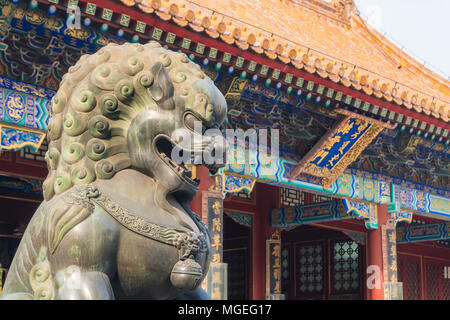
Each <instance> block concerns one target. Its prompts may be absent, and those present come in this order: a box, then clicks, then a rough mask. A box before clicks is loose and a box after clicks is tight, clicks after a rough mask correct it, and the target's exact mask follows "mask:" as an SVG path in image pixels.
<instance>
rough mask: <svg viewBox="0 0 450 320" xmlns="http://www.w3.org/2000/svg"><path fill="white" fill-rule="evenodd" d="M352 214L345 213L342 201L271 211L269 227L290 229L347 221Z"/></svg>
mask: <svg viewBox="0 0 450 320" xmlns="http://www.w3.org/2000/svg"><path fill="white" fill-rule="evenodd" d="M352 216H353V214H352V213H351V212H350V211H347V210H346V209H345V207H344V205H343V202H342V200H333V201H328V202H322V203H315V204H308V205H301V206H295V207H286V208H277V209H272V210H271V212H270V225H271V226H272V227H275V228H290V227H295V226H300V225H305V224H310V223H317V222H326V221H334V220H341V219H348V218H350V217H352Z"/></svg>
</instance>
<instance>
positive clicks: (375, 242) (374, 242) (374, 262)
mask: <svg viewBox="0 0 450 320" xmlns="http://www.w3.org/2000/svg"><path fill="white" fill-rule="evenodd" d="M377 215H378V228H377V229H375V230H371V231H369V234H368V245H367V250H368V258H369V261H368V263H367V266H368V267H369V266H377V267H378V270H379V276H380V277H381V279H380V280H381V282H380V287H379V288H378V289H377V288H375V289H369V290H368V291H369V295H368V299H370V300H384V291H383V282H384V279H383V247H382V244H383V237H382V229H381V226H382V225H384V224H385V223H386V221H387V220H388V219H389V214H388V212H387V205H386V204H378V205H377ZM365 274H366V277H368V276H370V274H367V273H365Z"/></svg>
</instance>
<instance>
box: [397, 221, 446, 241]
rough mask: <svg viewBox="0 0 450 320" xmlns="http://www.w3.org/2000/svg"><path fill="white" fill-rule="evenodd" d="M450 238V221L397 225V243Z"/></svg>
mask: <svg viewBox="0 0 450 320" xmlns="http://www.w3.org/2000/svg"><path fill="white" fill-rule="evenodd" d="M447 239H450V222H441V223H428V224H419V225H409V226H402V227H397V243H399V242H400V243H402V242H419V241H432V240H447Z"/></svg>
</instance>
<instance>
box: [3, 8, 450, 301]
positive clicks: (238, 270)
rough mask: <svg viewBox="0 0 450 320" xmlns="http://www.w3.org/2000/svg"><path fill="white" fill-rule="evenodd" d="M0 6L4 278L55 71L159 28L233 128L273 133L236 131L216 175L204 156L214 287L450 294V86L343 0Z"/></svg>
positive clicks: (289, 294)
mask: <svg viewBox="0 0 450 320" xmlns="http://www.w3.org/2000/svg"><path fill="white" fill-rule="evenodd" d="M70 8H71V9H70ZM0 10H1V13H2V14H1V16H0V130H1V135H0V142H1V143H0V264H1V266H0V267H1V268H2V269H1V270H2V272H1V275H2V276H3V277H4V276H5V274H6V272H7V269H8V266H9V264H10V262H11V260H12V257H13V255H14V252H15V249H16V248H17V245H18V242H19V240H20V237H21V234H22V233H23V231H24V229H25V227H26V225H27V223H28V222H29V220H30V218H31V216H32V214H33V213H34V211H35V210H36V208H37V207H38V205H39V203H40V202H41V201H42V200H43V199H42V181H43V180H44V178H45V177H46V175H47V167H46V163H45V158H44V156H45V152H46V142H45V130H46V126H47V124H48V118H49V112H48V109H49V104H50V100H51V99H52V97H53V95H54V94H55V92H56V90H57V89H58V84H59V82H60V81H61V78H62V76H63V75H64V74H65V73H66V72H67V71H68V69H69V68H70V67H71V66H72V65H74V64H75V62H76V61H77V60H78V59H79V57H80V56H81V55H82V54H87V53H93V52H95V51H97V50H98V49H99V48H101V47H102V46H104V45H106V44H107V43H109V42H115V43H123V42H135V43H138V42H140V43H146V42H148V41H150V40H154V41H158V42H159V43H161V44H162V45H164V46H166V47H168V48H170V49H173V50H179V51H182V52H185V53H186V54H187V55H188V56H189V58H190V59H191V60H193V61H195V62H196V63H198V64H199V65H201V67H202V69H203V70H204V71H205V72H206V73H207V74H208V75H209V77H210V78H211V79H213V80H214V82H215V83H216V85H217V86H218V87H219V89H220V90H221V91H222V92H223V94H224V95H225V96H226V99H227V102H228V124H227V126H228V128H229V129H238V128H241V129H243V130H247V129H259V130H260V129H268V128H269V129H277V130H278V131H277V132H278V134H279V148H280V151H279V154H278V155H275V153H271V154H270V156H269V155H268V154H267V153H264V152H261V149H260V148H258V146H256V145H254V144H253V143H251V142H249V141H245V139H244V140H239V139H238V140H237V142H236V143H237V144H238V145H239V146H240V148H237V149H236V152H234V153H232V155H233V157H234V159H232V160H235V161H229V163H228V164H227V166H226V167H225V168H224V169H223V171H222V172H221V173H220V174H219V175H217V176H214V177H211V176H209V174H208V173H207V172H208V171H207V170H206V168H203V167H197V168H196V175H197V177H199V178H201V184H200V191H199V194H198V196H197V198H196V199H195V201H194V202H193V203H192V209H193V210H194V211H195V212H197V213H198V214H200V215H201V217H202V219H203V220H204V221H205V222H206V223H207V224H208V226H209V229H210V232H211V242H212V249H213V256H212V260H213V263H212V265H211V270H210V272H209V275H208V279H207V281H205V283H204V287H205V288H206V289H207V290H208V291H209V292H210V294H211V295H212V297H213V298H228V299H264V298H271V299H280V298H285V299H396V298H401V297H402V298H403V299H450V280H449V279H448V275H447V273H445V272H444V269H445V267H448V266H450V241H449V238H450V235H449V234H450V222H449V220H450V178H449V167H450V161H449V160H450V147H449V142H450V140H449V130H450V125H449V116H450V83H449V81H447V80H445V79H443V78H442V77H441V76H439V75H437V74H435V73H433V72H432V71H430V70H428V69H427V68H425V67H424V66H423V65H422V64H421V63H419V62H418V61H415V60H414V59H413V58H411V57H410V56H408V55H407V54H406V53H404V52H403V51H402V50H400V49H399V48H397V47H396V46H395V45H394V44H392V43H391V42H389V41H388V40H387V39H386V38H385V37H384V36H383V35H381V34H380V33H378V32H377V31H376V30H374V29H373V28H372V27H371V26H370V25H368V24H367V23H366V21H364V20H363V19H362V18H361V17H360V16H359V15H358V11H357V9H356V8H355V7H354V4H353V2H352V1H351V0H332V1H324V0H282V1H280V0H264V1H263V0H251V1H250V0H239V1H234V0H226V1H208V0H189V1H188V0H147V1H141V0H87V1H86V0H80V1H73V0H52V1H44V0H42V1H41V0H39V1H37V0H32V1H19V0H11V1H8V0H0ZM68 12H69V14H68ZM72 13H73V14H72ZM71 14H72V15H71ZM436 46H438V44H436ZM273 132H274V131H269V133H272V137H273ZM267 143H269V141H268V142H267ZM260 145H261V144H259V146H260ZM268 149H269V150H270V149H271V147H270V143H269V146H268ZM242 158H243V159H244V163H242V161H236V160H238V159H242ZM229 160H230V159H229ZM224 270H227V272H226V273H224ZM283 295H284V296H283Z"/></svg>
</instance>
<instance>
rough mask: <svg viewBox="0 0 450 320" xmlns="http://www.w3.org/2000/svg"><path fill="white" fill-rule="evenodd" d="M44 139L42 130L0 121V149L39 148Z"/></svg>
mask: <svg viewBox="0 0 450 320" xmlns="http://www.w3.org/2000/svg"><path fill="white" fill-rule="evenodd" d="M44 139H45V133H44V132H41V131H38V130H33V129H28V128H23V127H16V126H10V125H6V124H2V123H0V150H2V149H3V150H19V149H22V148H26V147H28V148H31V149H33V150H39V148H40V147H41V144H42V142H44Z"/></svg>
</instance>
